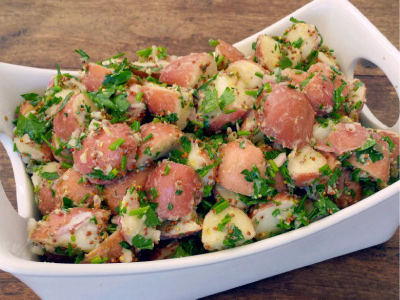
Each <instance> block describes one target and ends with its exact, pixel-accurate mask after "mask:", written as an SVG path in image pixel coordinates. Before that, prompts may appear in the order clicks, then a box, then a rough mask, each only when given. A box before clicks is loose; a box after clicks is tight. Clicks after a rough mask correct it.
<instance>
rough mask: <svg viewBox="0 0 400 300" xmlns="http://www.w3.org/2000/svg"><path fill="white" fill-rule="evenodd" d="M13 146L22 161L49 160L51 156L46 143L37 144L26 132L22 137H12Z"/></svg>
mask: <svg viewBox="0 0 400 300" xmlns="http://www.w3.org/2000/svg"><path fill="white" fill-rule="evenodd" d="M14 143H15V147H16V148H17V150H18V152H19V153H21V158H22V160H23V162H24V163H28V162H29V161H30V160H31V159H32V160H36V161H50V160H52V158H53V154H52V152H51V149H50V147H48V146H47V144H44V143H43V144H42V145H39V144H37V143H36V142H34V141H32V140H31V139H30V138H29V136H28V135H27V134H24V135H23V136H22V137H15V138H14Z"/></svg>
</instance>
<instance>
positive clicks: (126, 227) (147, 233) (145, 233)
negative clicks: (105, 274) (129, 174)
mask: <svg viewBox="0 0 400 300" xmlns="http://www.w3.org/2000/svg"><path fill="white" fill-rule="evenodd" d="M121 207H122V208H123V207H126V208H127V210H126V214H124V215H122V216H121V217H120V219H119V224H120V226H121V233H122V235H123V236H124V239H125V240H126V241H127V242H128V243H129V244H131V245H132V238H134V237H135V236H136V235H138V234H139V235H141V236H142V237H144V238H146V239H151V240H152V241H153V242H154V243H158V241H159V240H160V234H161V232H160V231H159V230H157V229H155V227H147V226H146V224H145V220H146V216H145V215H144V216H142V218H139V217H138V216H137V215H133V216H130V215H129V212H130V211H132V210H135V209H138V208H140V205H139V196H138V193H137V191H136V190H131V189H128V190H127V191H126V195H125V197H124V198H123V199H122V202H121Z"/></svg>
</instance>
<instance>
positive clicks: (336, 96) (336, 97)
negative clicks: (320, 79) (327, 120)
mask: <svg viewBox="0 0 400 300" xmlns="http://www.w3.org/2000/svg"><path fill="white" fill-rule="evenodd" d="M345 86H346V83H344V82H343V83H342V84H341V86H340V87H338V88H337V89H335V90H334V91H333V102H334V103H335V106H334V107H333V110H334V111H338V110H339V108H340V106H341V105H342V103H343V102H344V100H345V99H344V97H343V96H342V91H343V88H344V87H345Z"/></svg>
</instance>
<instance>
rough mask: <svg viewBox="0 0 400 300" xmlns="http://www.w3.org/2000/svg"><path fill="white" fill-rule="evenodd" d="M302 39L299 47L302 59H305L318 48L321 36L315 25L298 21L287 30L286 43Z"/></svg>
mask: <svg viewBox="0 0 400 300" xmlns="http://www.w3.org/2000/svg"><path fill="white" fill-rule="evenodd" d="M300 39H301V45H300V47H299V48H298V49H299V50H300V53H301V59H302V60H304V61H305V60H307V57H308V56H309V55H310V53H311V51H312V50H316V49H318V46H319V44H320V42H321V36H320V34H319V33H318V30H317V29H316V28H315V26H314V25H311V24H307V23H296V24H293V26H290V27H289V28H288V29H287V30H286V32H285V37H284V40H285V43H295V42H299V40H300Z"/></svg>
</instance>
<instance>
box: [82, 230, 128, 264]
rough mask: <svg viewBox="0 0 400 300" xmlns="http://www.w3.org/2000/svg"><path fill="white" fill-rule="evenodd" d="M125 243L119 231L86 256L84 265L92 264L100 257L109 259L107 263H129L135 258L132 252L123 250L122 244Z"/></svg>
mask: <svg viewBox="0 0 400 300" xmlns="http://www.w3.org/2000/svg"><path fill="white" fill-rule="evenodd" d="M123 241H125V240H124V237H123V235H122V234H121V230H117V231H115V232H114V233H112V234H111V235H110V236H109V237H107V238H106V239H105V240H104V241H103V242H101V243H100V244H99V245H98V246H97V247H96V248H94V249H93V250H92V251H90V252H89V253H88V254H85V258H84V260H83V261H82V263H84V264H85V263H90V262H91V260H92V259H96V258H97V257H100V258H101V259H107V260H106V261H105V262H106V263H118V262H121V263H129V262H132V261H133V260H134V258H135V256H134V255H133V253H132V251H131V250H129V249H125V248H123V247H122V246H121V245H120V243H121V242H123Z"/></svg>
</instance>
